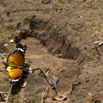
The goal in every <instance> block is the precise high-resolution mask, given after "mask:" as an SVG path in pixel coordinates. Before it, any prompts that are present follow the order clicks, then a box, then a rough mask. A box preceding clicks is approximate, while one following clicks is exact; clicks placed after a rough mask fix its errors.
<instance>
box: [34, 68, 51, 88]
mask: <svg viewBox="0 0 103 103" xmlns="http://www.w3.org/2000/svg"><path fill="white" fill-rule="evenodd" d="M32 70H33V72H34V71H35V70H40V71H42V73H43V74H44V77H45V79H46V81H47V82H48V83H49V85H50V86H52V84H51V83H50V81H49V77H48V76H47V75H46V73H45V72H44V70H42V69H41V68H35V69H32Z"/></svg>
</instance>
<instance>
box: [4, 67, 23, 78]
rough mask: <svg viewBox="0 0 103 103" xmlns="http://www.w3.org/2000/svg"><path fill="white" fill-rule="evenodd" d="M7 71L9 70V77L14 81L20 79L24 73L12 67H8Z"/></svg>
mask: <svg viewBox="0 0 103 103" xmlns="http://www.w3.org/2000/svg"><path fill="white" fill-rule="evenodd" d="M6 70H7V72H8V74H9V77H10V78H12V79H16V78H18V77H19V76H21V75H22V73H23V70H22V69H20V68H14V67H11V66H8V67H7V69H6Z"/></svg>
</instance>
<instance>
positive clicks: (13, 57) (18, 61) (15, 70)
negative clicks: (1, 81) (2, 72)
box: [6, 48, 25, 79]
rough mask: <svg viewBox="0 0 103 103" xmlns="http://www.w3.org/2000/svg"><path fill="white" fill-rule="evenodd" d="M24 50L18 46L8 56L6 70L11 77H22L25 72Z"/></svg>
mask: <svg viewBox="0 0 103 103" xmlns="http://www.w3.org/2000/svg"><path fill="white" fill-rule="evenodd" d="M22 51H23V50H22V48H19V49H18V48H17V49H16V50H15V51H14V52H13V53H11V54H10V55H9V56H8V58H7V65H8V67H7V68H6V70H7V71H8V74H9V77H10V78H12V79H16V78H18V77H20V76H21V75H22V73H23V66H24V63H25V58H24V55H23V53H22Z"/></svg>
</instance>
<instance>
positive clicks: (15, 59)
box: [7, 51, 25, 67]
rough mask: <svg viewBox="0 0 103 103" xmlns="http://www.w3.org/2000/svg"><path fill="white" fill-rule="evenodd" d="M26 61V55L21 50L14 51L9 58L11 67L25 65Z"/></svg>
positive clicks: (8, 61)
mask: <svg viewBox="0 0 103 103" xmlns="http://www.w3.org/2000/svg"><path fill="white" fill-rule="evenodd" d="M24 62H25V59H24V56H23V55H22V54H21V53H20V52H19V51H14V52H13V53H11V54H10V55H9V56H8V58H7V64H8V66H11V67H20V66H23V65H24Z"/></svg>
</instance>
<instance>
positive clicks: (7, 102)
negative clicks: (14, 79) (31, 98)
mask: <svg viewBox="0 0 103 103" xmlns="http://www.w3.org/2000/svg"><path fill="white" fill-rule="evenodd" d="M12 86H13V85H11V86H10V90H9V92H8V96H7V99H6V103H8V100H9V96H10V93H11V89H12Z"/></svg>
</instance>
